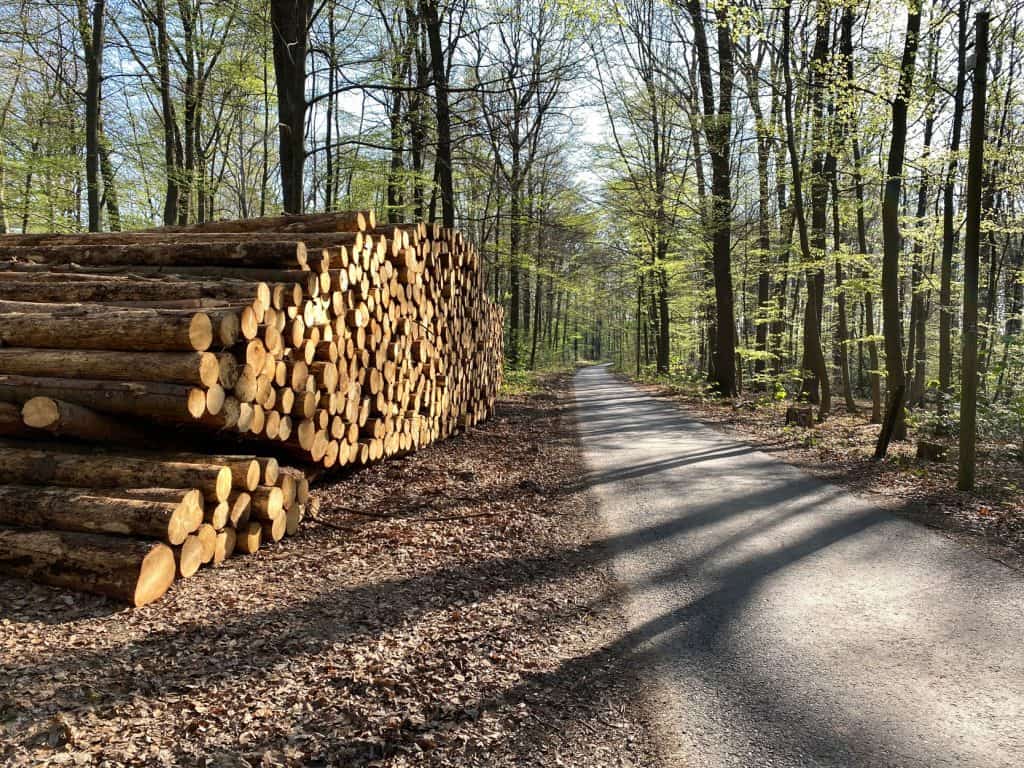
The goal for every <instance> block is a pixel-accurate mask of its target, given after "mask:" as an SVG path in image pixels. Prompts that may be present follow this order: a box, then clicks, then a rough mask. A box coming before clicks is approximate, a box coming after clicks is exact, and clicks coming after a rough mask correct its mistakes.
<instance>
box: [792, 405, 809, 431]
mask: <svg viewBox="0 0 1024 768" xmlns="http://www.w3.org/2000/svg"><path fill="white" fill-rule="evenodd" d="M790 424H793V425H796V426H798V427H805V428H806V429H810V428H811V427H813V426H814V410H813V409H812V408H811V407H810V406H809V405H791V406H789V408H787V409H786V425H787V426H788V425H790Z"/></svg>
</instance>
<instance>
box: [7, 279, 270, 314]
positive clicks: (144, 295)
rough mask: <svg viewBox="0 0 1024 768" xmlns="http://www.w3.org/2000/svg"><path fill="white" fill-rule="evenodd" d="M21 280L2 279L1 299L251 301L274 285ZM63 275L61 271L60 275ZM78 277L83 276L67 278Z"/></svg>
mask: <svg viewBox="0 0 1024 768" xmlns="http://www.w3.org/2000/svg"><path fill="white" fill-rule="evenodd" d="M13 274H14V275H15V276H16V277H20V278H21V279H17V280H6V279H5V280H0V299H4V300H17V301H31V302H61V303H80V302H88V303H97V304H111V305H116V306H125V305H131V306H138V305H139V304H140V303H141V302H168V301H182V300H196V299H230V300H235V301H239V300H245V301H251V300H252V299H253V298H255V297H257V296H258V295H259V293H260V287H261V286H263V288H264V289H265V291H266V294H267V299H268V301H269V298H270V297H269V294H270V288H269V286H267V284H266V283H261V282H253V281H246V280H227V279H225V280H201V279H198V278H197V279H194V280H188V279H183V278H176V279H171V278H163V279H151V278H144V277H141V276H137V275H70V276H64V277H65V279H63V280H60V281H54V280H43V279H40V276H39V275H36V276H33V277H28V276H27V275H26V274H24V273H17V272H16V273H13ZM56 276H57V277H61V275H59V274H58V275H56ZM67 277H76V278H79V279H74V280H72V279H66V278H67ZM83 277H87V278H89V279H81V278H83Z"/></svg>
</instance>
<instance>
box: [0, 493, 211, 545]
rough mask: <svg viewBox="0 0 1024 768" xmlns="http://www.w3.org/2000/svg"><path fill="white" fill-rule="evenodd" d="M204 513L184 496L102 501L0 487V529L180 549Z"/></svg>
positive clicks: (101, 496) (102, 498) (105, 498)
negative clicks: (118, 537) (117, 537)
mask: <svg viewBox="0 0 1024 768" xmlns="http://www.w3.org/2000/svg"><path fill="white" fill-rule="evenodd" d="M202 521H203V517H202V509H201V507H197V506H196V504H195V501H194V499H193V498H192V497H190V496H185V492H184V491H180V492H178V500H177V501H172V500H166V501H159V500H154V499H139V498H136V499H132V498H125V497H116V496H106V495H104V494H103V492H102V490H98V489H89V488H39V487H35V486H30V485H0V524H3V525H14V526H20V527H23V528H47V529H50V530H59V531H80V532H84V533H110V534H122V535H125V536H137V537H140V538H151V539H159V540H160V541H164V542H166V543H168V544H181V543H182V542H183V541H184V540H185V537H186V536H188V534H190V533H192V532H193V531H195V530H196V529H197V528H198V527H199V525H200V524H201V523H202Z"/></svg>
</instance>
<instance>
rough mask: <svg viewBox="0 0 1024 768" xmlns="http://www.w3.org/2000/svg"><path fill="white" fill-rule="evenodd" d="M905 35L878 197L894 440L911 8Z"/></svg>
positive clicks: (900, 423) (917, 29)
mask: <svg viewBox="0 0 1024 768" xmlns="http://www.w3.org/2000/svg"><path fill="white" fill-rule="evenodd" d="M907 8H908V10H907V36H906V42H905V43H904V47H903V58H902V61H901V63H900V79H899V85H898V87H897V89H896V95H895V97H894V98H893V101H892V137H891V140H890V143H889V160H888V164H887V166H886V172H885V190H884V193H883V195H882V243H883V253H882V317H883V321H884V322H883V332H884V335H885V368H886V377H887V389H888V405H887V408H888V409H890V411H895V413H894V414H893V415H894V419H893V424H894V427H893V430H892V432H893V436H894V437H895V438H896V439H897V440H902V439H905V438H906V435H907V427H906V421H905V420H904V418H903V403H902V400H903V395H904V394H905V392H906V383H907V377H906V372H905V370H904V368H903V331H902V329H901V327H900V314H901V312H900V294H899V287H900V286H899V283H900V247H901V241H900V222H899V215H900V211H899V209H900V193H901V190H902V187H903V159H904V156H905V154H906V146H907V101H908V99H909V98H910V92H911V88H912V87H913V82H914V62H915V59H916V58H917V48H918V42H919V40H918V39H919V37H920V34H921V10H920V7H919V6H918V5H916V4H912V5H908V6H907Z"/></svg>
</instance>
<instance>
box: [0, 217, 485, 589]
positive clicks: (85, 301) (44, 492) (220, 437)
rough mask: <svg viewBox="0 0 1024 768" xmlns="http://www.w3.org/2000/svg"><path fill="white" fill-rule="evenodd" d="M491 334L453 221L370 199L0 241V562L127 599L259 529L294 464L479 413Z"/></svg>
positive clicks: (293, 481) (293, 506) (305, 494)
mask: <svg viewBox="0 0 1024 768" xmlns="http://www.w3.org/2000/svg"><path fill="white" fill-rule="evenodd" d="M501 324H502V317H501V310H500V309H499V308H498V307H496V306H495V305H494V304H493V303H492V302H491V301H490V300H489V299H487V297H486V295H485V292H484V290H483V283H482V275H481V270H480V260H479V256H478V254H477V252H476V251H475V250H474V248H473V247H472V246H471V245H470V244H469V243H468V241H466V240H465V239H464V238H463V237H462V235H461V234H460V233H458V232H455V231H450V230H446V229H443V228H441V227H438V226H436V225H423V224H417V225H397V226H387V227H377V226H376V224H375V221H374V217H373V215H372V214H371V213H367V212H353V213H337V214H319V215H314V216H304V217H294V216H280V217H267V218H263V219H251V220H244V221H232V222H216V223H212V224H207V225H201V226H198V227H191V228H164V229H160V230H155V231H150V232H130V233H109V234H88V235H87V234H78V235H49V234H23V235H5V236H0V435H3V436H5V437H6V438H7V439H6V440H4V441H3V442H0V459H2V460H0V464H2V466H0V484H6V485H0V526H17V527H2V528H0V571H4V572H7V573H12V574H15V575H20V576H24V577H28V578H32V579H35V580H38V581H42V582H45V583H50V584H57V585H62V586H70V587H73V588H79V589H83V590H87V591H94V592H100V593H103V594H108V595H112V596H114V597H117V598H119V599H123V600H126V601H128V602H130V603H132V604H136V605H139V604H143V603H145V602H149V601H151V600H153V599H156V598H158V597H159V596H161V595H162V594H163V593H164V592H165V591H166V589H167V588H168V587H169V586H170V584H171V582H172V581H173V579H174V578H175V575H178V576H183V577H184V576H189V575H191V574H192V573H194V572H195V570H196V569H197V568H198V567H199V565H200V564H202V563H205V562H220V561H222V560H223V559H224V558H226V557H228V556H229V555H230V554H232V552H238V551H241V552H254V551H256V550H257V549H258V548H259V547H260V544H261V542H264V541H278V540H280V539H281V537H282V536H284V535H285V534H286V533H289V532H294V530H295V529H296V527H297V526H298V523H299V521H300V520H301V518H302V516H303V514H304V510H305V509H306V507H307V505H308V504H309V503H310V500H309V490H308V479H307V477H308V475H309V473H310V470H311V469H312V468H314V467H318V468H320V469H324V468H326V469H329V468H332V467H341V466H346V465H358V464H365V463H367V462H371V461H375V460H378V459H382V458H385V457H389V456H394V455H399V454H403V453H406V452H409V451H412V450H415V449H417V448H419V447H422V446H424V445H427V444H429V443H431V442H433V441H434V440H438V439H442V438H444V437H447V436H448V435H450V434H452V433H453V432H454V431H456V430H458V429H460V428H464V427H467V426H471V425H473V424H475V423H477V422H479V421H480V420H482V419H485V418H487V417H488V416H489V415H490V414H491V412H492V411H493V407H494V402H495V398H496V395H497V389H498V386H499V383H500V373H501V364H502V360H501ZM282 462H284V463H292V464H296V465H297V466H300V467H303V468H304V470H293V469H290V468H288V467H284V466H282ZM153 539H156V540H159V543H156V544H154V543H153V542H152V541H151V540H153ZM147 540H149V541H147Z"/></svg>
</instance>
